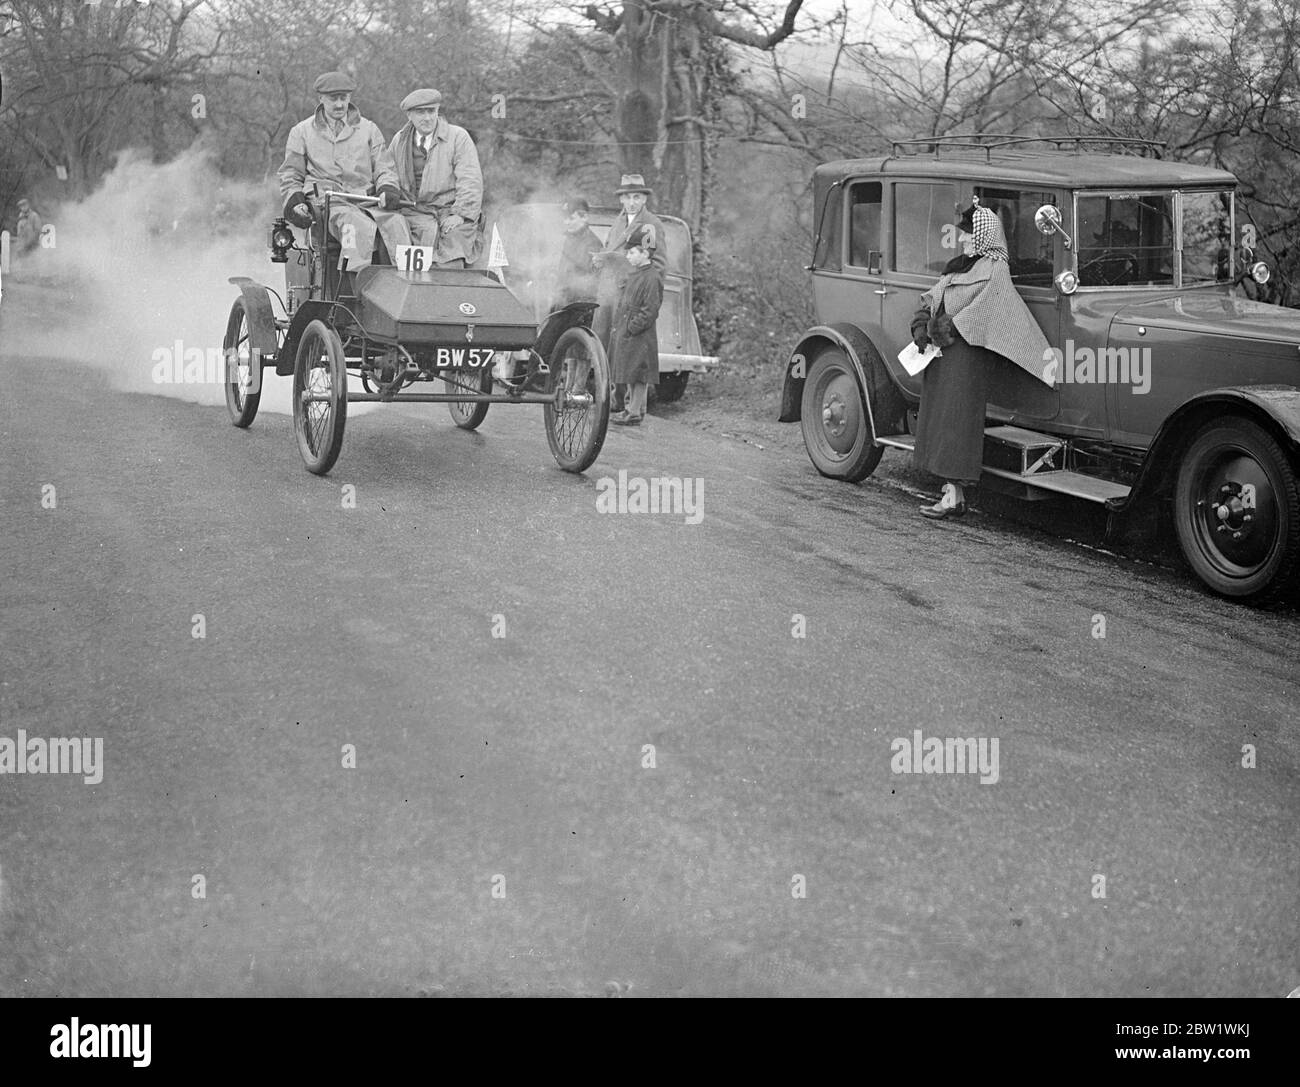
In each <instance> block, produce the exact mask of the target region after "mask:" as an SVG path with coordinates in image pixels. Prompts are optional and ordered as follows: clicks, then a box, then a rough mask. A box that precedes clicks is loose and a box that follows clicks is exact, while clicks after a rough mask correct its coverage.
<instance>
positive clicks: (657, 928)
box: [0, 291, 1300, 996]
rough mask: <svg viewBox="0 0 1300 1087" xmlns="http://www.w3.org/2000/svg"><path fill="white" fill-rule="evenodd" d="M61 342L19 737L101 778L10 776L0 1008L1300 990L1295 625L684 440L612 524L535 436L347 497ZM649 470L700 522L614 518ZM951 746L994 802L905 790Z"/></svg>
mask: <svg viewBox="0 0 1300 1087" xmlns="http://www.w3.org/2000/svg"><path fill="white" fill-rule="evenodd" d="M23 297H24V296H23V295H22V293H21V291H20V292H19V294H18V297H17V299H16V300H15V299H14V298H12V297H10V292H8V291H7V292H6V299H5V306H6V308H7V310H8V312H7V314H6V318H5V321H6V322H7V323H5V324H3V325H0V335H2V336H4V337H5V341H4V345H3V354H2V358H0V368H2V369H3V373H4V379H5V380H4V388H5V395H4V397H3V399H2V400H0V475H2V478H3V489H2V499H3V517H4V522H3V523H4V528H5V531H4V540H3V563H4V576H3V579H2V580H0V738H8V739H10V740H12V741H14V743H15V744H16V743H17V737H18V733H19V730H23V732H24V733H25V735H26V736H27V737H29V738H31V737H40V738H46V739H50V738H60V737H84V738H99V739H101V740H102V745H103V746H102V750H103V759H102V767H101V772H102V780H100V781H99V782H98V783H97V784H87V783H85V782H84V780H83V777H84V775H83V776H81V777H78V776H72V775H67V774H63V775H57V774H35V773H28V774H23V775H20V774H17V773H7V774H4V775H0V993H4V994H8V995H53V994H60V995H84V996H110V995H111V996H131V995H183V994H195V995H198V994H202V995H242V994H256V995H290V994H300V995H327V994H340V995H343V994H376V995H416V994H424V995H430V994H432V995H442V994H447V995H469V994H475V995H489V994H574V995H600V994H618V995H621V994H627V995H630V996H660V995H703V994H745V995H775V994H808V995H821V994H830V995H869V996H885V995H888V996H897V995H916V996H955V995H1000V996H1017V995H1035V996H1094V995H1119V996H1126V995H1127V996H1142V995H1145V996H1196V995H1203V994H1212V995H1239V996H1246V995H1266V996H1281V995H1284V994H1286V993H1287V992H1289V991H1290V990H1291V989H1293V988H1295V987H1296V986H1297V984H1300V958H1297V948H1300V911H1298V910H1297V909H1296V902H1297V900H1298V897H1300V850H1298V847H1297V839H1296V833H1295V828H1296V826H1297V825H1298V824H1300V788H1298V787H1297V785H1298V783H1300V735H1298V734H1297V711H1296V707H1297V680H1298V679H1300V665H1298V664H1297V660H1298V658H1300V624H1298V623H1297V618H1296V615H1295V614H1294V613H1293V612H1291V613H1288V612H1263V613H1261V612H1255V611H1251V610H1248V609H1245V608H1241V607H1238V606H1234V605H1230V604H1226V603H1223V602H1220V601H1218V600H1216V599H1215V598H1213V597H1211V596H1209V595H1207V594H1206V593H1204V592H1203V591H1202V590H1201V589H1200V588H1199V587H1198V586H1197V585H1196V584H1195V583H1194V582H1193V581H1192V580H1191V578H1190V576H1189V575H1186V574H1184V573H1181V572H1178V571H1171V570H1167V569H1164V568H1161V567H1160V566H1157V565H1152V564H1150V563H1144V562H1139V561H1134V560H1132V559H1129V558H1121V557H1117V556H1115V555H1112V554H1107V553H1104V552H1099V551H1096V550H1092V549H1088V548H1085V547H1081V546H1078V545H1077V544H1075V543H1072V542H1070V539H1069V538H1070V537H1071V536H1073V535H1077V534H1076V533H1073V532H1072V530H1071V525H1070V524H1069V523H1068V521H1067V522H1063V523H1062V525H1061V528H1060V531H1059V532H1058V533H1057V535H1055V536H1053V535H1051V534H1047V533H1043V532H1040V531H1037V530H1035V529H1031V528H1026V527H1024V526H1019V525H1016V524H1014V523H1011V522H1009V521H1008V520H1006V519H1004V518H1002V517H998V516H994V515H993V514H990V513H987V512H984V513H977V514H973V515H971V516H968V517H967V518H966V519H964V520H963V521H961V522H956V523H944V524H932V523H929V522H926V521H924V520H923V519H922V518H920V517H919V516H918V515H917V513H916V506H917V505H918V501H917V499H916V498H915V496H913V495H912V494H909V493H908V492H907V490H906V489H905V488H902V487H899V486H896V485H891V484H890V482H889V480H888V479H884V480H877V479H874V478H873V479H871V480H868V481H866V482H865V483H864V484H862V485H860V486H847V485H844V484H837V483H833V482H831V481H829V480H825V479H822V478H821V477H819V476H818V475H817V474H816V473H815V472H814V470H813V469H812V467H811V465H810V464H809V463H808V461H807V458H806V457H804V456H802V454H799V453H798V451H797V446H794V445H786V446H783V447H781V448H775V449H774V448H770V447H769V448H758V447H756V446H754V445H751V444H746V443H744V442H740V441H736V440H733V439H731V438H728V437H723V436H721V435H720V434H718V433H716V432H707V431H701V430H699V429H697V428H693V427H691V426H689V425H686V424H685V423H684V422H683V421H682V420H684V419H685V418H686V417H687V413H688V412H689V400H688V401H687V403H686V406H685V407H684V409H683V411H682V412H680V413H677V414H676V415H675V416H674V417H673V418H672V419H666V418H654V419H651V421H650V423H649V425H648V426H647V427H646V428H645V429H642V430H640V431H619V430H616V429H611V433H610V436H609V439H608V441H607V443H606V446H605V450H604V452H603V454H602V456H601V458H600V460H599V461H598V462H597V463H596V465H595V466H594V467H593V468H592V469H591V470H590V471H589V472H588V473H587V474H586V475H585V476H571V475H567V474H565V473H563V472H561V471H559V470H558V469H557V468H556V466H555V464H554V462H553V460H552V458H551V455H550V452H549V449H548V447H547V444H546V439H545V434H544V431H543V426H542V418H541V409H540V408H536V407H523V408H513V409H511V408H502V407H499V406H494V407H493V408H492V409H491V410H490V411H489V414H488V417H487V420H486V422H485V423H484V425H483V427H482V429H481V431H480V432H478V433H477V434H470V433H465V432H462V431H459V430H457V429H455V428H454V426H453V425H452V423H451V421H450V419H449V417H448V415H447V412H446V410H445V408H443V407H442V406H441V405H435V406H428V405H423V406H416V405H409V406H391V407H390V406H385V407H382V408H380V409H379V410H374V411H370V412H368V413H364V414H360V415H357V416H355V417H353V418H351V419H350V420H349V425H348V429H347V434H346V438H345V441H344V445H343V452H342V456H341V458H340V460H339V463H338V465H337V467H336V468H335V470H334V471H333V473H332V474H331V475H330V476H328V477H326V478H317V477H314V476H311V475H309V474H307V473H306V472H305V471H304V470H303V467H302V464H301V461H300V459H299V456H298V452H297V449H296V446H295V444H294V440H293V434H292V424H291V421H290V419H289V417H288V416H286V415H284V414H277V413H275V412H269V411H266V410H264V411H263V413H262V414H261V415H260V416H259V417H258V419H257V421H256V422H255V423H254V425H253V427H252V428H251V429H250V430H249V431H246V432H245V431H239V430H236V429H234V428H233V427H231V426H230V425H229V423H228V421H227V416H226V413H225V410H224V408H221V407H213V406H202V405H196V404H193V403H186V402H184V401H182V400H178V399H174V398H167V397H163V396H156V395H142V394H140V393H129V392H123V391H121V390H120V389H119V388H117V387H116V385H115V384H114V383H113V382H111V381H110V380H109V379H108V378H107V377H106V376H105V374H104V372H103V371H102V370H99V369H97V368H94V367H90V366H87V365H86V364H85V362H84V361H79V360H78V359H76V358H66V357H49V356H46V357H38V354H39V353H36V354H33V353H30V352H24V351H17V352H15V351H14V350H12V349H11V347H12V344H13V343H15V342H17V341H16V340H15V339H14V336H15V334H16V330H18V329H19V328H20V325H21V322H22V321H23V319H24V318H23V313H24V310H23V308H22V307H23ZM28 299H29V301H30V296H28ZM28 331H30V330H28ZM269 380H272V381H274V380H275V379H274V378H271V379H269ZM271 395H272V394H271V393H270V392H268V397H270V396H271ZM795 429H796V430H797V428H795ZM889 456H894V457H901V456H902V455H901V454H890V455H889ZM620 470H622V471H626V472H627V474H628V475H627V478H628V480H629V481H631V480H634V479H636V478H643V479H647V480H648V479H650V478H652V477H654V478H663V477H678V478H680V479H682V480H692V481H694V480H700V481H702V491H696V493H695V497H696V498H698V499H699V500H700V505H699V506H698V508H697V511H696V512H697V513H699V514H700V516H699V518H698V522H697V523H694V524H691V523H687V521H688V518H687V516H686V515H685V513H684V512H679V513H675V514H673V513H664V512H660V513H657V514H656V513H641V514H638V513H630V512H629V513H617V512H601V510H600V508H599V506H598V499H599V498H600V496H601V495H602V494H603V493H604V491H605V489H606V488H608V487H610V486H612V484H611V483H602V482H601V480H602V479H607V480H616V479H617V478H618V473H619V472H620ZM47 485H48V486H52V487H53V491H52V492H51V491H49V490H48V487H47ZM629 485H632V484H631V483H629ZM696 486H697V487H698V486H701V484H696ZM346 488H352V490H350V491H349V490H347V489H346ZM51 496H52V497H53V508H49V507H50V505H51V502H50V501H49V499H50V497H51ZM1080 516H1081V517H1082V516H1083V515H1080ZM199 616H201V617H202V620H201V621H200V620H199V619H198V618H197V617H199ZM1099 619H1100V620H1102V621H1104V637H1098V636H1096V635H1097V634H1098V633H1099V632H1100V630H1101V626H1100V623H1099ZM196 633H201V634H202V635H203V636H202V637H196V636H195V635H196ZM799 633H803V634H804V636H803V637H796V636H795V635H796V634H799ZM917 730H920V733H921V735H922V747H923V748H924V746H925V745H924V739H925V738H930V737H937V738H940V739H942V738H966V737H970V738H973V739H976V740H979V739H983V740H985V741H987V743H986V745H985V748H984V750H985V752H986V754H987V755H988V756H989V758H990V759H991V756H992V752H993V748H992V742H993V741H996V743H997V755H998V759H997V766H996V772H995V773H994V772H985V773H983V774H978V773H976V774H972V773H966V772H957V773H933V772H924V773H913V774H905V773H901V772H895V771H896V770H897V769H898V768H899V765H900V763H899V759H900V758H901V754H899V753H898V749H899V748H900V747H901V741H904V740H906V741H908V742H912V741H914V739H915V733H916V731H917ZM895 741H900V743H898V744H896V743H895ZM1246 745H1250V747H1249V748H1246V753H1245V754H1244V753H1243V749H1244V748H1245V746H1246ZM1252 752H1253V766H1243V761H1245V762H1248V763H1249V762H1252ZM353 762H354V763H355V765H350V764H351V763H353ZM651 762H653V765H650V763H651ZM931 765H932V767H933V766H934V765H935V764H931ZM954 769H956V767H954ZM986 771H992V766H991V763H987V762H986ZM994 778H996V780H993V779H994ZM982 779H984V780H983V781H982ZM198 877H201V878H198Z"/></svg>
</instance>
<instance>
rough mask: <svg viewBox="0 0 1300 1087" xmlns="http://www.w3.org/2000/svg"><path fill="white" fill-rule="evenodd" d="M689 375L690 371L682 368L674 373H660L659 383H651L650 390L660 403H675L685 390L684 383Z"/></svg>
mask: <svg viewBox="0 0 1300 1087" xmlns="http://www.w3.org/2000/svg"><path fill="white" fill-rule="evenodd" d="M690 377H691V372H690V371H689V370H682V371H680V372H678V373H675V374H660V375H659V384H658V385H651V386H650V391H651V392H652V393H653V394H654V398H655V400H656V401H658V402H659V403H660V404H673V403H676V402H677V401H678V400H680V399H681V398H682V395H683V394H684V393H685V392H686V383H687V381H689V380H690Z"/></svg>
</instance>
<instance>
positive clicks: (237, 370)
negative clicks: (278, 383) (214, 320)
mask: <svg viewBox="0 0 1300 1087" xmlns="http://www.w3.org/2000/svg"><path fill="white" fill-rule="evenodd" d="M221 357H222V358H223V359H224V360H225V366H226V408H227V409H228V410H229V412H230V421H231V422H232V423H234V424H235V426H237V427H247V426H249V425H250V424H251V423H252V422H253V419H254V418H256V416H257V406H258V404H260V403H261V402H262V363H261V360H260V359H255V358H254V357H253V341H252V337H251V336H250V334H249V330H248V311H247V310H246V309H245V308H244V300H243V299H242V298H240V299H238V300H237V301H236V302H235V304H234V305H233V306H231V307H230V319H229V320H228V321H227V322H226V338H225V339H224V340H223V341H222V344H221Z"/></svg>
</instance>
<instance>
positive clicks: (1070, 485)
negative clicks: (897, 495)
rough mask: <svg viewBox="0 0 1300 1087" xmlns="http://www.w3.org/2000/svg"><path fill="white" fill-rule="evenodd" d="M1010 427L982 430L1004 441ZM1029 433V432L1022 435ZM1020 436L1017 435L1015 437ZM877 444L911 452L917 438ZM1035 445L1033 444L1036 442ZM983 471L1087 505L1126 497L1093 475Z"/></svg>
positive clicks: (889, 438)
mask: <svg viewBox="0 0 1300 1087" xmlns="http://www.w3.org/2000/svg"><path fill="white" fill-rule="evenodd" d="M1010 429H1011V428H1009V427H1008V428H999V427H989V428H988V430H986V431H985V433H986V434H989V433H990V432H991V431H999V430H1001V433H998V434H993V435H991V436H992V437H994V438H999V439H1002V440H1003V441H1005V440H1006V438H1007V437H1008V435H1007V434H1006V431H1007V430H1010ZM1024 433H1025V434H1031V433H1032V432H1024ZM1016 437H1019V435H1016ZM1036 437H1038V438H1041V439H1042V440H1043V442H1044V443H1048V442H1050V443H1054V444H1055V443H1058V442H1059V439H1056V438H1051V437H1049V436H1048V435H1036ZM876 444H877V445H887V446H889V447H891V448H893V449H906V450H907V451H908V452H911V451H912V450H914V449H915V448H916V436H915V435H913V434H882V435H881V436H880V437H878V438H877V439H876ZM1035 444H1036V443H1035ZM983 471H985V472H987V473H988V474H989V475H991V476H997V477H998V478H999V479H1009V480H1011V481H1012V482H1015V483H1022V484H1024V485H1025V486H1026V487H1035V488H1037V489H1038V490H1041V491H1051V492H1052V493H1054V494H1064V495H1069V496H1070V497H1071V498H1083V499H1086V500H1087V501H1089V502H1098V503H1105V502H1109V501H1111V500H1113V499H1122V498H1127V497H1128V494H1129V491H1130V490H1131V488H1130V487H1128V486H1126V485H1125V484H1123V483H1113V482H1111V481H1110V480H1108V479H1098V478H1097V477H1096V476H1089V475H1084V474H1083V473H1082V472H1067V471H1063V470H1061V469H1051V470H1043V469H1041V468H1039V469H1037V470H1035V471H1033V472H1031V473H1029V474H1027V475H1026V474H1023V473H1021V472H1012V471H1008V470H1007V469H1005V468H993V467H990V466H989V465H984V466H983Z"/></svg>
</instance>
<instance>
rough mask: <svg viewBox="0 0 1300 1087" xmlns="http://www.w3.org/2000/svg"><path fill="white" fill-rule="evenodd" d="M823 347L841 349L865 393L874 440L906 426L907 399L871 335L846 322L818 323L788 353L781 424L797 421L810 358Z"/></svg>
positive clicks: (868, 419) (782, 393)
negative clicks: (890, 373)
mask: <svg viewBox="0 0 1300 1087" xmlns="http://www.w3.org/2000/svg"><path fill="white" fill-rule="evenodd" d="M824 347H838V348H839V349H840V350H841V351H843V352H844V355H845V357H846V358H847V359H848V360H849V365H850V366H852V367H853V370H854V372H855V373H856V374H857V377H858V384H859V386H860V387H861V388H862V389H863V390H864V391H865V392H866V402H867V421H868V423H869V424H870V426H871V437H872V440H873V441H874V440H875V439H876V438H877V437H879V436H880V435H881V434H897V433H900V432H901V431H903V430H904V429H905V426H904V420H905V418H906V415H907V401H906V400H904V399H903V394H902V393H901V392H900V391H899V389H898V387H897V386H896V385H895V384H894V381H893V379H892V378H891V377H890V376H889V371H888V370H887V369H886V368H885V362H884V359H882V358H881V357H880V352H879V351H877V350H876V345H875V344H873V343H872V342H871V338H870V337H869V336H868V335H867V334H866V333H865V332H863V331H862V329H860V328H858V326H857V325H855V324H851V323H849V322H847V321H845V322H842V323H840V324H834V325H817V326H816V327H815V328H810V329H809V330H808V331H807V332H805V333H804V335H803V338H802V339H800V341H799V343H798V344H797V345H796V346H795V349H794V350H793V351H792V352H791V353H790V361H789V362H788V363H787V364H786V372H785V384H784V386H783V388H782V390H781V414H780V415H779V416H778V417H777V418H778V420H779V421H780V422H782V423H792V422H795V421H796V420H798V418H799V416H800V413H801V410H802V407H801V401H802V399H803V383H804V380H805V379H806V378H807V376H808V367H809V366H810V365H811V362H812V359H813V358H814V357H815V356H816V355H817V353H818V352H819V351H820V350H821V349H822V348H824Z"/></svg>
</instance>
